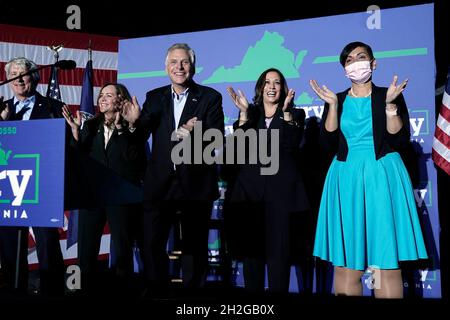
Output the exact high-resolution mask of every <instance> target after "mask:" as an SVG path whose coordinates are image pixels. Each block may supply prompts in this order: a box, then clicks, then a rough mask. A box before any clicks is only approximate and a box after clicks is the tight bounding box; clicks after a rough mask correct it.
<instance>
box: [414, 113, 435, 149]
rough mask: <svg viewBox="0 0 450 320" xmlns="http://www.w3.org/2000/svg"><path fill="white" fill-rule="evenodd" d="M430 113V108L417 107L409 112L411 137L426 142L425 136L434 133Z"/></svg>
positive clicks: (416, 140) (418, 141) (419, 141)
mask: <svg viewBox="0 0 450 320" xmlns="http://www.w3.org/2000/svg"><path fill="white" fill-rule="evenodd" d="M428 113H429V110H428V109H420V110H419V109H416V110H412V111H410V113H409V124H410V128H411V139H412V140H413V141H415V142H417V143H424V139H423V138H424V136H427V135H430V134H432V132H431V131H430V123H429V120H428V119H429V116H428Z"/></svg>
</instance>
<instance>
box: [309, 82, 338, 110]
mask: <svg viewBox="0 0 450 320" xmlns="http://www.w3.org/2000/svg"><path fill="white" fill-rule="evenodd" d="M309 85H310V86H311V88H312V89H313V90H314V92H315V93H316V94H317V95H318V96H319V98H320V99H322V100H323V101H325V102H326V103H328V104H329V105H335V106H336V105H337V103H338V98H337V95H336V94H335V93H334V92H333V91H331V90H330V89H328V88H327V87H326V86H325V85H323V86H322V88H321V87H319V85H318V84H317V81H316V80H309Z"/></svg>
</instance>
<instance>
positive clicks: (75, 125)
mask: <svg viewBox="0 0 450 320" xmlns="http://www.w3.org/2000/svg"><path fill="white" fill-rule="evenodd" d="M62 112H63V117H64V119H66V122H67V123H68V124H69V126H70V128H71V129H72V135H73V137H74V139H75V140H77V141H78V135H79V131H80V127H81V114H80V111H79V110H77V112H76V115H75V118H74V117H73V116H72V113H71V112H70V110H69V107H68V106H67V105H63V107H62Z"/></svg>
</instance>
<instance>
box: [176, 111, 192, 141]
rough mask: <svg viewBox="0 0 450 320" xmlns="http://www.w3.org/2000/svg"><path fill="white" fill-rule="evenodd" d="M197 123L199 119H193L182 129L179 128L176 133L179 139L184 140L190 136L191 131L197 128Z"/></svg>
mask: <svg viewBox="0 0 450 320" xmlns="http://www.w3.org/2000/svg"><path fill="white" fill-rule="evenodd" d="M196 122H197V117H193V118H191V119H189V120H188V121H187V122H186V123H185V124H183V125H182V126H181V127H179V128H178V129H177V132H176V134H177V138H178V139H180V140H183V139H184V138H186V137H187V136H189V134H190V133H191V131H192V130H194V126H195V123H196Z"/></svg>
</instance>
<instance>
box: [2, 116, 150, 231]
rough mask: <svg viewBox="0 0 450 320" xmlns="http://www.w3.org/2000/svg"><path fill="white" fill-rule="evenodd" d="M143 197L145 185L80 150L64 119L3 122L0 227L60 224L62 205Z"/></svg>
mask: <svg viewBox="0 0 450 320" xmlns="http://www.w3.org/2000/svg"><path fill="white" fill-rule="evenodd" d="M141 201H142V187H141V186H140V185H136V184H134V183H132V182H130V181H128V180H126V179H124V178H123V177H121V176H119V175H117V174H116V173H115V172H113V171H112V170H110V169H109V168H107V167H105V166H104V165H102V164H100V163H98V162H96V161H95V160H93V159H91V158H90V157H89V156H87V155H83V154H82V153H81V152H78V151H77V150H76V148H74V147H73V146H72V145H71V133H70V130H68V129H67V128H66V124H65V120H64V119H43V120H31V121H1V122H0V226H36V227H62V226H63V223H64V210H70V209H82V208H95V207H104V206H109V205H120V204H127V203H138V202H141Z"/></svg>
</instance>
